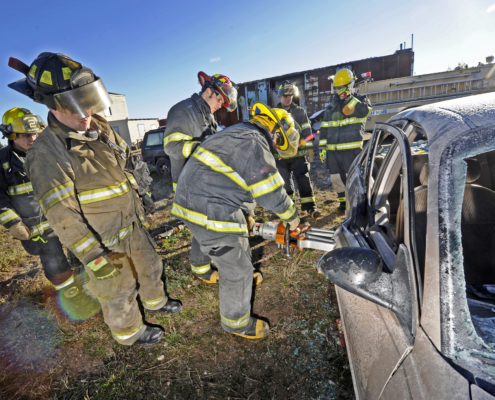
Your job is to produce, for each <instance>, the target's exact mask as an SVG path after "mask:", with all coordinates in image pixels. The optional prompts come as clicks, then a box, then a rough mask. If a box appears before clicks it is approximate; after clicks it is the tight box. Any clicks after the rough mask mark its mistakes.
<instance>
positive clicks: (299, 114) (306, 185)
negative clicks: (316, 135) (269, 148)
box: [277, 81, 320, 218]
mask: <svg viewBox="0 0 495 400" xmlns="http://www.w3.org/2000/svg"><path fill="white" fill-rule="evenodd" d="M298 96H299V89H298V88H297V86H296V85H295V84H294V83H292V82H290V81H283V82H282V83H281V84H280V86H279V88H278V98H279V101H280V103H279V104H278V105H277V107H278V108H283V109H284V110H286V111H287V112H289V113H291V114H292V116H293V118H294V120H295V121H296V122H297V123H298V124H299V126H300V128H301V129H300V130H301V132H300V134H301V138H300V143H299V149H298V151H297V154H296V155H295V156H294V157H292V158H280V157H277V168H278V170H279V171H280V175H282V178H284V181H285V190H286V191H287V194H288V195H289V196H291V197H292V198H294V183H293V182H292V179H291V177H293V178H294V179H295V181H296V182H297V187H298V189H299V200H300V202H301V209H302V210H303V211H306V212H307V213H308V214H309V215H310V216H311V217H313V218H318V217H319V216H320V213H319V211H318V208H317V207H316V201H315V197H314V194H313V186H312V184H311V178H310V177H309V168H310V167H309V162H308V160H307V159H306V149H305V146H306V140H310V139H311V138H312V137H313V133H312V132H311V123H310V122H309V119H308V116H307V115H306V111H304V109H303V108H302V107H299V106H298V105H297V104H295V103H294V102H293V101H292V100H293V97H298Z"/></svg>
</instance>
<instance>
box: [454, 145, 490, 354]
mask: <svg viewBox="0 0 495 400" xmlns="http://www.w3.org/2000/svg"><path fill="white" fill-rule="evenodd" d="M464 161H465V162H466V178H465V182H464V196H463V202H462V217H461V235H462V254H463V259H464V276H465V279H466V293H467V299H468V307H469V311H470V313H471V320H472V322H473V325H474V327H475V329H476V332H477V334H478V335H479V336H480V337H481V338H482V339H483V341H484V342H485V343H487V344H491V345H494V344H495V151H491V152H487V153H482V154H478V155H476V156H473V157H469V158H465V159H464Z"/></svg>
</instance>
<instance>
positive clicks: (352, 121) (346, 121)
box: [321, 113, 369, 128]
mask: <svg viewBox="0 0 495 400" xmlns="http://www.w3.org/2000/svg"><path fill="white" fill-rule="evenodd" d="M368 115H369V113H368V114H367V115H366V117H364V118H356V117H352V118H345V119H340V120H337V121H323V122H322V123H321V127H322V128H334V127H336V126H345V125H351V124H364V123H365V122H366V120H367V119H368Z"/></svg>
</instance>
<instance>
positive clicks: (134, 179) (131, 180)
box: [127, 175, 138, 188]
mask: <svg viewBox="0 0 495 400" xmlns="http://www.w3.org/2000/svg"><path fill="white" fill-rule="evenodd" d="M127 180H128V181H129V182H131V186H132V187H135V188H137V187H138V183H137V182H136V178H134V176H133V175H129V176H128V177H127Z"/></svg>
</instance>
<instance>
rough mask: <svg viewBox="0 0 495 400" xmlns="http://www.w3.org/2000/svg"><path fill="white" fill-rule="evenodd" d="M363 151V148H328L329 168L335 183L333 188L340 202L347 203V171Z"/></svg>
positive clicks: (327, 161)
mask: <svg viewBox="0 0 495 400" xmlns="http://www.w3.org/2000/svg"><path fill="white" fill-rule="evenodd" d="M360 152H361V149H351V150H334V151H331V150H328V149H327V158H326V163H327V168H328V170H329V172H330V179H331V180H332V183H333V190H334V191H336V192H337V197H338V199H339V202H340V203H345V200H346V199H345V185H346V181H347V172H348V171H349V167H350V166H351V164H352V162H353V161H354V159H355V158H356V157H357V155H358V154H359V153H360Z"/></svg>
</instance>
